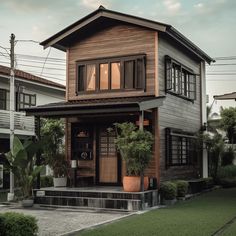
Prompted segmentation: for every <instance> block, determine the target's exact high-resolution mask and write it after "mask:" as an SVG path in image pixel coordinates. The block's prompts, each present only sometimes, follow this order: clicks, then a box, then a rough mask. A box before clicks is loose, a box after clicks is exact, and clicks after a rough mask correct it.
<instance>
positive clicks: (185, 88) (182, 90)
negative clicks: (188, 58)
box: [165, 55, 197, 102]
mask: <svg viewBox="0 0 236 236" xmlns="http://www.w3.org/2000/svg"><path fill="white" fill-rule="evenodd" d="M176 68H177V71H178V73H179V75H178V76H177V78H176ZM173 71H174V75H173ZM196 77H197V74H195V73H194V71H193V70H192V69H190V68H188V67H186V66H185V65H183V64H181V63H180V62H178V61H177V60H175V59H173V58H171V57H170V56H168V55H166V56H165V90H166V93H170V94H172V95H175V96H178V97H181V98H183V99H186V100H189V101H192V102H194V100H197V84H196V81H197V80H196ZM173 79H174V80H175V81H174V86H173ZM176 79H177V80H178V88H177V89H176Z"/></svg>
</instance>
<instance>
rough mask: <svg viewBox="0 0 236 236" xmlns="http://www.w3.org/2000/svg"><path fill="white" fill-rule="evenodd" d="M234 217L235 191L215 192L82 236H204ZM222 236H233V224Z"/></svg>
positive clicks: (221, 190) (235, 224)
mask: <svg viewBox="0 0 236 236" xmlns="http://www.w3.org/2000/svg"><path fill="white" fill-rule="evenodd" d="M234 216H236V188H234V189H218V190H215V191H213V192H210V193H207V194H203V195H201V196H199V197H196V198H195V199H192V200H188V201H185V202H182V203H178V204H176V205H174V206H172V207H168V208H163V209H157V210H153V211H150V212H147V213H145V214H141V215H135V216H132V217H129V218H126V219H124V220H121V221H118V222H115V223H112V224H108V225H106V226H102V227H99V228H96V229H94V230H88V231H84V232H82V233H81V234H80V235H84V236H85V235H86V236H93V235H96V236H99V235H102V236H106V235H109V236H112V235H116V236H119V235H121V236H125V235H129V236H130V235H132V236H133V235H140V236H141V235H142V236H143V235H148V236H150V235H163V236H168V235H171V236H175V235H176V236H185V235H186V236H195V235H196V236H201V235H202V236H207V235H209V236H210V235H212V234H213V233H214V232H216V231H217V230H218V229H219V228H221V227H222V226H223V225H224V224H225V223H226V222H228V221H230V220H231V219H232V218H233V217H234ZM227 230H228V234H227V232H226V231H225V232H224V234H222V235H224V236H228V235H234V236H235V235H236V222H235V223H234V224H233V225H232V226H230V227H229V228H228V229H227Z"/></svg>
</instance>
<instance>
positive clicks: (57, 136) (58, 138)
mask: <svg viewBox="0 0 236 236" xmlns="http://www.w3.org/2000/svg"><path fill="white" fill-rule="evenodd" d="M42 123H43V124H42V129H41V134H42V138H43V140H44V146H43V156H44V159H45V164H46V165H48V166H49V167H50V168H51V169H52V171H53V177H54V178H53V183H54V187H66V185H67V177H68V162H67V161H66V159H65V154H64V146H63V140H64V135H65V134H64V123H63V122H62V121H61V120H58V119H57V120H55V119H44V120H42Z"/></svg>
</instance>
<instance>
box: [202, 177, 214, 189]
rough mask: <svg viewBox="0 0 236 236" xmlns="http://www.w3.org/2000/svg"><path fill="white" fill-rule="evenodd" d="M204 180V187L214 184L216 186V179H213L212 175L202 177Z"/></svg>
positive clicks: (211, 186) (207, 187) (210, 186)
mask: <svg viewBox="0 0 236 236" xmlns="http://www.w3.org/2000/svg"><path fill="white" fill-rule="evenodd" d="M202 180H203V188H204V189H209V188H213V186H214V180H213V178H212V177H208V178H202Z"/></svg>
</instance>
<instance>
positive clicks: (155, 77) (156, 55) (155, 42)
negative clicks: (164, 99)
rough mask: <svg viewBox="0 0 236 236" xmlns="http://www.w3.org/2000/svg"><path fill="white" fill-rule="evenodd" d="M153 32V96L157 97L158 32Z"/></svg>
mask: <svg viewBox="0 0 236 236" xmlns="http://www.w3.org/2000/svg"><path fill="white" fill-rule="evenodd" d="M154 34H155V37H154V40H155V41H154V45H155V47H154V50H155V52H154V53H155V72H154V73H155V76H154V79H155V96H156V97H158V96H159V78H158V67H159V64H158V32H154Z"/></svg>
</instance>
